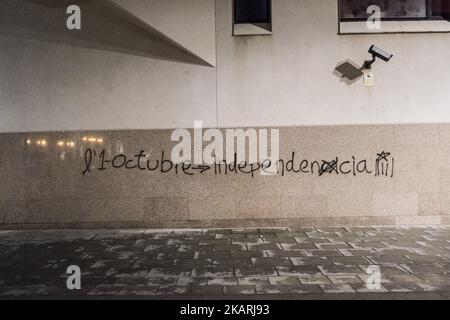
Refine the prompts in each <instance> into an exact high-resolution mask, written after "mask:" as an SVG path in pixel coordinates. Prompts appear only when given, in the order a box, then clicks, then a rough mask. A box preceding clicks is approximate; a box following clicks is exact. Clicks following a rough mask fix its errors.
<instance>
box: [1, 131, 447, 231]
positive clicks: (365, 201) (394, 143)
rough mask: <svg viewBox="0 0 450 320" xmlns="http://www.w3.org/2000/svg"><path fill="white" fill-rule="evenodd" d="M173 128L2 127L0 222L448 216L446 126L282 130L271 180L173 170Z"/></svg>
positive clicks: (384, 221)
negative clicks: (10, 130)
mask: <svg viewBox="0 0 450 320" xmlns="http://www.w3.org/2000/svg"><path fill="white" fill-rule="evenodd" d="M171 133H172V131H171V130H147V131H145V130H144V131H96V132H65V133H62V132H54V133H13V134H1V135H0V164H1V165H0V181H1V184H0V186H1V188H0V228H3V229H14V228H72V227H74V228H75V227H77V228H78V227H89V228H91V227H93V228H99V227H113V228H114V227H121V228H127V227H165V228H171V227H181V228H183V227H244V226H264V227H269V226H299V225H301V226H304V225H312V224H313V225H369V224H370V225H410V224H449V223H450V206H449V205H448V204H449V203H450V161H449V160H448V157H449V155H450V125H447V124H442V125H438V124H433V125H380V126H329V127H319V126H316V127H292V128H281V129H280V158H281V159H283V160H284V166H283V168H284V170H280V173H279V174H278V175H276V176H264V175H261V174H259V173H258V172H255V173H254V174H253V175H252V174H250V173H245V172H248V171H247V170H236V171H234V170H228V172H227V173H225V170H223V169H224V168H223V169H222V170H220V171H219V170H217V167H214V166H212V167H210V168H209V169H207V170H206V169H204V168H203V169H202V168H196V169H194V168H192V167H191V168H189V169H186V168H185V169H186V170H183V169H182V168H177V169H176V168H175V166H173V164H170V163H169V162H168V160H169V159H170V153H171V150H172V147H173V146H174V144H175V143H173V142H171V140H170V137H171ZM103 150H105V153H104V158H102V157H103V155H102V151H103ZM141 151H143V152H144V153H141ZM163 152H164V157H163V160H164V161H165V162H164V164H163V166H161V164H162V162H161V158H162V156H163ZM140 153H141V158H140V163H142V167H141V166H139V167H138V166H137V163H136V161H135V160H136V159H137V158H136V156H138V155H139V154H140ZM293 153H295V156H294V161H293V162H289V160H292V155H293ZM145 155H147V156H148V158H145V157H144V156H145ZM125 157H126V159H125ZM102 159H103V164H102ZM112 160H114V162H113V163H111V162H108V161H112ZM129 160H130V161H129ZM157 160H158V161H159V162H158V161H157ZM377 160H378V161H377ZM125 161H129V162H125ZM324 161H325V162H324ZM147 164H148V165H149V167H148V168H147V167H146V165H147ZM292 164H293V168H292V170H291V165H292ZM113 166H115V167H117V168H114V167H113ZM171 166H172V169H171V170H169V168H170V167H171ZM125 167H129V168H128V169H126V168H125ZM161 167H162V169H161ZM149 168H150V169H154V170H149ZM202 170H206V171H204V172H203V173H202ZM162 171H167V172H162ZM294 171H296V172H294ZM236 172H237V173H236Z"/></svg>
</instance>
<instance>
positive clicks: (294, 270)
mask: <svg viewBox="0 0 450 320" xmlns="http://www.w3.org/2000/svg"><path fill="white" fill-rule="evenodd" d="M277 270H278V273H279V274H280V276H290V275H304V274H320V270H319V268H318V267H317V266H313V265H305V266H291V267H277Z"/></svg>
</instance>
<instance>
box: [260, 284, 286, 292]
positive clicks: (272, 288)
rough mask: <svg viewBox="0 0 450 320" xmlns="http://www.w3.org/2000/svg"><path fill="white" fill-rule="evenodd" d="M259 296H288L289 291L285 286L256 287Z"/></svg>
mask: <svg viewBox="0 0 450 320" xmlns="http://www.w3.org/2000/svg"><path fill="white" fill-rule="evenodd" d="M256 293H257V294H288V293H289V289H288V287H287V286H285V285H256Z"/></svg>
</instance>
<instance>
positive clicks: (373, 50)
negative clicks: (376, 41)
mask: <svg viewBox="0 0 450 320" xmlns="http://www.w3.org/2000/svg"><path fill="white" fill-rule="evenodd" d="M369 53H370V54H371V55H372V60H367V61H365V62H364V66H363V68H364V69H371V67H372V64H373V63H374V62H375V61H376V60H377V58H378V59H381V60H383V61H385V62H389V60H391V59H392V57H393V56H394V55H393V54H390V53H388V52H386V51H384V50H383V49H380V48H378V47H377V46H375V45H372V46H370V48H369Z"/></svg>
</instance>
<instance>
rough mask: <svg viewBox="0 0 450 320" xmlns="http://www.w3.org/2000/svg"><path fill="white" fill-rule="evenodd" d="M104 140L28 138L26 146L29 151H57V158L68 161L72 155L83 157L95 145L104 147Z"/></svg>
mask: <svg viewBox="0 0 450 320" xmlns="http://www.w3.org/2000/svg"><path fill="white" fill-rule="evenodd" d="M104 141H105V140H104V138H103V137H101V136H81V137H80V136H79V137H73V138H72V139H67V138H65V139H64V138H63V139H57V138H55V139H52V138H51V137H47V138H45V139H44V138H42V137H37V138H35V137H28V138H27V139H26V141H25V145H26V146H27V147H29V151H31V152H32V151H33V150H41V151H53V150H54V151H56V156H57V157H58V158H59V159H60V160H62V161H63V160H65V159H67V156H68V155H69V154H70V155H71V157H82V156H83V154H84V152H85V148H87V147H92V146H93V145H103V144H104Z"/></svg>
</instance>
